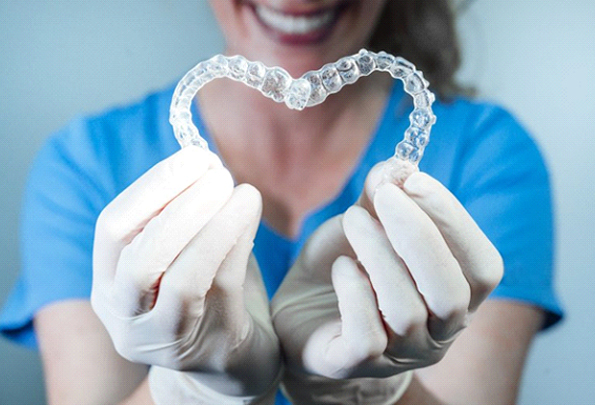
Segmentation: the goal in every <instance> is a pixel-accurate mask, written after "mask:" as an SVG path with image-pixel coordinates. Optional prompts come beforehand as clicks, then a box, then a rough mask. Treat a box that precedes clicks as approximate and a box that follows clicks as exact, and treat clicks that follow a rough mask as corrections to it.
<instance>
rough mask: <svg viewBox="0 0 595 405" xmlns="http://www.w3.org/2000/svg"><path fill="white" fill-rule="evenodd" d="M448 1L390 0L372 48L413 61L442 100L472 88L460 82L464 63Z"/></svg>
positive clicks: (372, 41)
mask: <svg viewBox="0 0 595 405" xmlns="http://www.w3.org/2000/svg"><path fill="white" fill-rule="evenodd" d="M449 3H450V2H449V1H448V0H388V1H387V3H386V6H385V7H384V10H383V11H382V15H381V16H380V19H379V21H378V25H377V27H376V31H374V33H373V34H372V38H371V40H370V45H369V46H370V49H371V50H373V51H386V52H388V53H391V54H393V55H400V56H402V57H404V58H406V59H408V60H410V61H411V62H413V63H414V64H415V65H416V67H417V68H418V69H420V70H421V71H423V73H424V76H425V77H426V78H427V79H428V81H429V82H430V87H431V88H432V90H433V91H434V92H436V94H437V96H438V97H440V98H441V99H448V98H450V97H452V96H455V95H457V94H466V95H470V94H471V93H472V92H473V91H472V89H469V88H465V87H462V86H460V85H459V84H457V83H456V81H455V78H454V74H455V72H456V71H457V69H458V68H459V66H460V64H461V54H460V49H459V43H458V39H457V35H456V29H455V15H454V10H453V9H452V6H451V5H450V4H449Z"/></svg>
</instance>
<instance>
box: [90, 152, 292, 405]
mask: <svg viewBox="0 0 595 405" xmlns="http://www.w3.org/2000/svg"><path fill="white" fill-rule="evenodd" d="M261 207H262V202H261V198H260V194H259V193H258V191H256V189H255V188H253V187H251V186H248V185H240V186H237V187H235V188H234V186H233V181H232V178H231V175H230V174H229V172H228V171H227V170H226V169H224V168H223V166H222V164H221V162H220V161H219V159H218V158H217V157H216V156H215V155H214V154H212V153H211V152H207V151H204V150H202V149H200V148H197V147H187V148H184V149H183V150H181V151H180V152H178V153H176V154H175V155H173V156H171V157H170V158H168V159H166V160H164V161H162V162H160V163H159V164H157V165H156V166H155V167H153V168H152V169H151V170H149V171H148V172H147V173H146V174H144V175H143V176H142V177H141V178H140V179H138V180H137V181H136V182H134V183H133V184H132V185H131V186H130V187H128V188H127V189H126V190H124V191H123V192H122V193H121V194H120V195H119V196H118V197H116V198H115V199H114V200H113V201H112V202H111V203H110V204H109V205H108V206H107V207H106V208H105V209H104V210H103V212H102V213H101V215H100V217H99V219H98V221H97V226H96V234H95V245H94V251H93V289H92V295H91V303H92V306H93V309H94V310H95V312H96V313H97V315H98V316H99V318H100V319H101V321H102V322H103V324H104V325H105V327H106V329H107V331H108V332H109V334H110V336H111V338H112V340H113V342H114V346H115V347H116V350H117V351H118V353H120V355H122V356H123V357H125V358H127V359H129V360H131V361H133V362H139V363H146V364H150V365H152V366H154V367H152V368H151V372H150V377H149V383H150V386H151V392H152V394H153V397H154V400H155V402H156V403H157V404H160V403H167V404H171V403H180V404H182V403H221V404H228V403H230V404H231V403H242V404H243V403H261V402H260V401H261V400H263V401H264V399H263V398H264V397H267V394H270V395H273V394H274V391H275V389H273V388H275V387H274V386H275V385H276V377H277V376H278V375H279V374H280V363H281V361H280V355H279V344H278V339H277V337H276V335H275V333H274V331H273V328H272V324H271V320H270V314H269V305H268V299H267V296H266V292H265V289H264V284H263V282H262V279H261V276H260V271H259V269H258V267H257V264H256V261H255V260H254V258H253V257H252V256H251V251H252V244H253V239H254V235H255V233H256V230H257V227H258V224H259V220H260V215H261ZM269 391H270V392H269ZM271 393H272V394H271ZM267 398H268V397H267ZM271 401H272V399H271Z"/></svg>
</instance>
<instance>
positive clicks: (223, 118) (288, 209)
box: [199, 76, 390, 236]
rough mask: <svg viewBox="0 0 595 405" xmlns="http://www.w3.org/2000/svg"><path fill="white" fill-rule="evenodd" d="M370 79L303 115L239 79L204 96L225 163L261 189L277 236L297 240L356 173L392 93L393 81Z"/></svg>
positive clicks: (215, 85)
mask: <svg viewBox="0 0 595 405" xmlns="http://www.w3.org/2000/svg"><path fill="white" fill-rule="evenodd" d="M366 79H367V80H365V81H362V80H360V81H358V82H357V83H355V84H354V85H352V86H347V87H345V88H344V89H343V90H342V91H341V92H339V93H337V94H334V95H331V96H329V98H328V99H327V100H326V101H325V102H324V103H323V104H321V105H319V106H316V107H313V108H308V109H306V110H304V111H300V112H297V111H291V110H289V109H287V107H286V106H285V105H282V104H278V103H275V102H274V101H272V100H269V99H267V98H265V97H263V96H262V95H261V94H259V93H258V92H257V91H255V90H253V89H250V88H248V87H246V86H244V85H242V84H240V83H236V82H233V81H231V80H220V81H215V82H212V83H209V84H208V85H207V86H206V87H205V88H204V89H203V91H201V94H200V100H199V102H200V105H201V113H202V115H203V118H204V120H205V124H206V126H207V127H208V128H209V132H210V134H211V136H212V138H213V141H214V142H215V143H216V145H217V149H218V150H219V153H220V155H221V158H222V159H223V161H224V163H225V165H226V167H227V168H228V169H229V170H230V171H231V173H232V175H233V176H234V178H235V180H236V181H237V182H238V183H244V182H245V183H250V184H252V185H254V186H256V188H258V189H259V190H260V192H261V194H262V196H263V203H264V205H263V217H264V218H265V220H266V221H267V222H268V223H269V224H270V225H271V226H273V227H274V228H275V229H277V231H279V232H281V233H283V234H286V235H292V236H295V235H296V234H297V233H298V232H299V229H300V226H301V221H302V220H303V217H304V215H306V213H307V212H310V211H311V210H312V209H315V208H316V207H318V206H320V204H322V203H324V202H325V201H329V200H330V199H332V198H333V197H334V196H335V195H336V194H337V193H338V192H339V190H341V188H342V187H343V185H344V184H345V181H346V180H347V177H348V176H349V174H350V173H351V172H352V170H353V168H354V167H355V165H356V163H357V161H358V160H359V158H360V156H361V153H362V151H363V150H364V149H365V147H366V145H367V144H368V142H369V139H370V136H371V135H372V134H373V132H374V129H375V127H376V125H377V122H378V119H379V117H380V115H381V112H382V111H383V106H384V104H385V102H386V99H387V95H388V91H389V89H390V78H387V77H385V76H375V77H369V78H366ZM387 79H388V80H387Z"/></svg>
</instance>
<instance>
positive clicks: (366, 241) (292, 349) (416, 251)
mask: <svg viewBox="0 0 595 405" xmlns="http://www.w3.org/2000/svg"><path fill="white" fill-rule="evenodd" d="M383 164H384V163H381V164H379V165H377V166H376V167H375V168H374V169H373V170H372V171H371V173H370V175H369V176H368V179H367V180H366V189H365V191H364V194H363V196H362V199H361V205H363V206H365V207H367V209H365V208H363V207H362V206H353V207H351V208H349V210H347V212H346V213H345V214H344V215H342V216H338V217H335V218H332V219H330V220H329V221H327V222H326V223H324V224H323V225H322V226H321V227H320V228H319V229H318V230H317V231H316V232H315V233H314V234H313V235H312V237H311V238H310V240H309V241H308V242H307V243H306V245H305V246H304V249H303V251H302V253H301V255H300V256H299V258H298V259H297V261H296V263H295V265H294V266H293V267H292V269H291V270H290V272H289V274H288V275H287V277H286V278H285V280H284V282H283V284H282V285H281V287H280V288H279V290H278V291H277V293H276V295H275V296H274V298H273V301H272V307H273V324H274V326H275V330H276V331H277V334H278V336H279V338H280V340H281V345H282V347H283V350H284V354H285V357H286V360H287V365H286V368H287V371H286V377H285V378H284V388H285V390H286V391H287V393H288V395H289V396H290V397H291V398H292V399H293V400H294V402H295V403H296V404H356V403H357V404H359V403H362V404H363V403H365V404H394V403H396V402H397V401H398V399H399V398H400V397H401V396H402V394H403V393H404V391H405V390H406V388H407V386H408V383H409V381H410V378H411V375H410V373H411V372H410V371H409V370H413V369H416V368H421V367H425V366H428V365H430V364H434V363H436V362H438V361H439V360H440V359H441V358H442V357H443V356H444V354H445V352H446V350H447V349H448V347H449V346H450V345H451V343H452V342H453V340H454V339H455V338H456V336H457V335H458V334H459V332H460V331H461V330H462V329H463V328H465V326H466V325H467V323H468V320H469V315H470V314H471V313H473V312H474V311H475V310H476V309H477V307H478V306H479V304H480V303H481V302H482V301H483V300H484V299H485V298H486V297H487V296H488V294H489V293H490V291H492V289H493V288H495V286H496V285H497V284H498V283H499V281H500V278H501V277H502V272H503V266H502V259H501V257H500V255H499V253H498V252H497V250H496V249H495V248H494V246H493V245H492V244H491V243H490V241H489V240H488V239H487V237H486V236H485V235H484V234H483V232H482V231H481V230H480V229H479V227H478V226H477V224H476V223H475V222H474V221H473V219H472V218H471V217H470V216H469V214H468V213H467V212H466V210H465V209H464V208H463V206H462V205H461V204H460V203H459V202H458V200H457V199H456V198H455V197H454V196H453V195H452V194H451V193H450V192H449V191H448V190H447V189H446V188H445V187H443V186H442V185H441V184H440V183H439V182H438V181H436V180H435V179H433V178H431V177H430V176H428V175H426V174H424V173H419V172H416V173H413V174H412V175H411V176H410V177H409V178H408V179H407V181H406V182H405V184H404V190H402V189H400V188H399V187H397V186H395V185H394V184H390V183H388V184H382V183H381V181H380V180H381V177H382V176H381V174H380V173H381V172H382V166H383Z"/></svg>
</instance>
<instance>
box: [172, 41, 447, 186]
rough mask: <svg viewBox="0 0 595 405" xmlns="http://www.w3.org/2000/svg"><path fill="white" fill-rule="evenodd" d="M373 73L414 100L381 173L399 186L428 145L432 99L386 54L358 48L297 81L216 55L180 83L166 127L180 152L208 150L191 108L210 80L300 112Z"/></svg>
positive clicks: (418, 76)
mask: <svg viewBox="0 0 595 405" xmlns="http://www.w3.org/2000/svg"><path fill="white" fill-rule="evenodd" d="M376 71H381V72H388V73H389V74H390V75H391V76H392V77H393V78H395V79H399V80H401V81H402V82H403V86H404V89H405V92H406V93H407V94H409V95H410V96H411V97H412V98H413V105H414V108H413V111H412V112H411V114H410V115H409V122H410V125H409V127H408V128H407V130H406V131H405V137H404V139H403V140H402V141H401V142H399V143H398V144H397V146H396V148H395V155H394V157H393V158H391V159H389V160H388V165H387V167H389V169H388V170H385V177H386V176H388V177H390V178H386V180H389V181H395V182H397V183H401V184H402V182H403V181H404V179H406V178H407V177H408V175H409V174H411V173H412V172H413V171H416V170H417V165H418V163H419V161H420V160H421V158H422V156H423V152H424V149H425V147H426V146H427V144H428V142H429V140H430V130H431V127H432V125H434V123H435V122H436V117H435V116H434V114H433V112H432V103H433V102H434V101H435V96H434V94H433V93H432V92H431V91H430V90H428V86H429V83H428V81H427V80H425V79H424V77H423V74H422V72H421V71H419V70H417V69H416V68H415V65H413V64H412V63H411V62H409V61H407V60H405V59H403V58H401V57H398V56H397V57H395V56H393V55H390V54H388V53H386V52H378V53H376V52H371V51H368V50H365V49H362V50H360V51H359V52H358V53H357V54H355V55H352V56H346V57H343V58H341V59H339V60H338V61H337V62H335V63H329V64H326V65H324V66H323V67H322V68H321V69H319V70H315V71H310V72H307V73H305V74H304V75H303V76H302V77H300V78H299V79H294V78H293V77H291V75H290V74H289V73H288V72H287V71H286V70H285V69H283V68H280V67H272V68H271V67H267V66H265V65H264V64H263V63H261V62H251V61H249V60H247V59H246V58H244V57H243V56H224V55H216V56H214V57H212V58H211V59H208V60H205V61H203V62H200V63H198V64H197V65H196V66H195V67H194V68H192V69H191V70H190V71H188V73H186V75H184V77H183V78H182V79H181V80H180V82H179V83H178V85H177V87H176V89H175V91H174V95H173V97H172V102H171V107H170V115H169V122H170V123H171V125H172V126H173V129H174V134H175V136H176V139H177V140H178V142H179V143H180V145H181V146H182V147H185V146H188V145H198V146H200V147H203V148H205V149H208V145H207V142H206V141H205V140H204V139H203V138H202V137H201V136H200V133H199V132H198V129H197V128H196V126H195V125H194V124H193V122H192V114H191V112H190V108H191V105H192V100H193V99H194V97H195V96H196V93H197V92H198V90H200V89H201V88H202V87H203V86H204V85H205V84H207V83H209V82H210V81H212V80H214V79H217V78H221V77H227V78H229V79H232V80H235V81H238V82H242V83H244V84H246V85H247V86H249V87H252V88H254V89H257V90H259V91H260V92H261V93H262V94H264V95H265V96H266V97H269V98H271V99H273V100H274V101H276V102H278V103H285V104H286V105H287V107H289V108H291V109H293V110H300V111H301V110H303V109H304V108H306V107H312V106H315V105H318V104H320V103H322V102H323V101H324V100H325V99H326V98H327V97H328V96H329V95H330V94H334V93H337V92H339V91H340V90H341V89H342V88H343V86H345V85H347V84H352V83H355V82H356V81H357V80H358V79H359V78H360V77H362V76H368V75H370V74H372V73H373V72H376Z"/></svg>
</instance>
